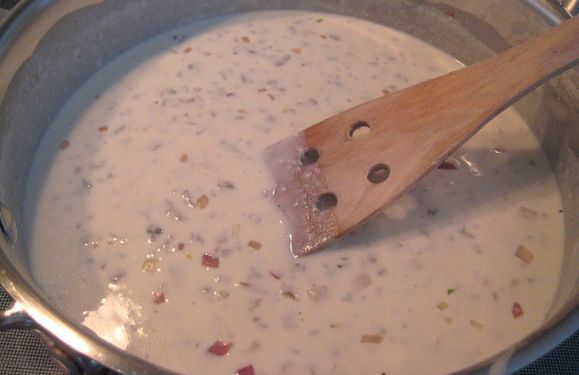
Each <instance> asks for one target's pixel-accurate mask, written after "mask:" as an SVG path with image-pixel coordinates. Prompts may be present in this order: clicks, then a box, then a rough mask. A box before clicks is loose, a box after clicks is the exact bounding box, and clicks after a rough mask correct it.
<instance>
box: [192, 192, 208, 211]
mask: <svg viewBox="0 0 579 375" xmlns="http://www.w3.org/2000/svg"><path fill="white" fill-rule="evenodd" d="M207 205H209V197H208V196H207V195H205V194H203V195H202V196H200V197H199V198H197V201H196V202H195V207H199V208H201V209H204V208H205V207H207Z"/></svg>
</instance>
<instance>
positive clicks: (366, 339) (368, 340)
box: [360, 335, 384, 344]
mask: <svg viewBox="0 0 579 375" xmlns="http://www.w3.org/2000/svg"><path fill="white" fill-rule="evenodd" d="M383 339H384V337H382V336H379V335H364V336H362V339H361V340H360V342H361V343H363V344H380V343H381V342H382V340H383Z"/></svg>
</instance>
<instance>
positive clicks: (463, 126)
mask: <svg viewBox="0 0 579 375" xmlns="http://www.w3.org/2000/svg"><path fill="white" fill-rule="evenodd" d="M577 62H579V19H573V20H569V21H566V22H564V23H563V24H561V25H560V26H558V27H556V28H553V29H551V30H549V31H547V32H545V33H543V34H541V35H539V36H538V37H536V38H534V39H532V40H529V41H527V42H525V43H523V44H521V45H518V46H516V47H514V48H512V49H510V50H508V51H506V52H504V53H502V54H501V55H498V56H495V57H492V58H490V59H487V60H485V61H482V62H480V63H478V64H476V65H472V66H469V67H467V68H464V69H461V70H459V71H456V72H453V73H450V74H447V75H445V76H442V77H439V78H436V79H432V80H429V81H425V82H423V83H420V84H418V85H416V86H412V87H409V88H407V89H404V90H402V91H398V92H395V93H393V94H388V95H386V96H383V97H380V98H377V99H374V100H372V101H369V102H366V103H364V104H361V105H359V106H357V107H354V108H351V109H349V110H347V111H344V112H342V113H339V114H337V115H335V116H333V117H330V118H329V119H327V120H324V121H322V122H320V123H318V124H316V125H313V126H311V127H309V128H307V129H305V130H303V131H302V132H300V133H298V134H297V135H296V136H293V137H290V138H286V139H284V140H282V141H280V142H278V143H276V144H274V145H272V146H270V147H269V148H268V149H267V150H266V160H267V162H268V166H269V168H270V170H271V171H272V174H273V176H274V179H275V182H276V185H275V189H274V194H273V196H274V200H275V202H276V204H277V205H278V206H279V207H280V208H281V209H282V210H283V212H284V216H285V218H286V223H287V225H288V228H289V231H290V238H291V251H292V253H293V255H294V256H295V257H299V256H302V255H306V254H309V253H311V252H313V251H316V250H318V249H320V248H321V247H323V246H324V245H326V244H327V243H328V242H330V241H331V240H333V239H335V238H337V237H340V236H342V235H344V234H346V233H348V232H351V231H352V230H353V229H354V228H356V227H357V226H358V225H360V224H361V223H363V222H364V221H365V220H367V219H368V218H370V217H372V215H373V214H375V213H377V212H378V211H379V210H380V209H381V208H382V207H383V206H385V205H387V204H389V203H391V202H392V201H394V200H395V199H397V198H398V197H400V196H401V195H402V194H403V193H404V192H406V191H407V190H408V189H409V188H411V187H412V186H413V185H414V184H415V183H416V181H417V180H418V179H420V178H421V177H422V176H424V175H425V174H426V173H427V172H428V171H430V170H431V169H432V168H434V167H436V166H437V165H439V164H440V163H441V161H443V160H445V159H446V158H447V157H448V155H449V154H450V153H452V152H453V151H455V150H456V149H457V148H458V147H459V146H460V145H462V144H463V143H464V142H465V141H466V140H467V139H468V138H470V137H471V136H472V135H473V134H474V133H475V132H476V131H477V130H479V129H480V128H481V127H482V126H483V125H484V124H486V123H487V122H488V121H489V120H491V119H492V118H493V117H495V116H496V115H497V114H498V113H500V112H501V111H503V110H504V109H505V108H507V107H508V106H509V105H511V104H512V103H513V102H515V101H516V100H518V99H519V98H520V97H521V96H523V95H525V94H526V93H527V92H529V91H530V90H532V89H533V88H535V87H537V86H538V85H540V84H541V83H543V82H545V81H546V80H548V79H550V78H552V77H553V76H555V75H557V74H559V73H561V72H562V71H564V70H565V69H568V68H570V67H571V66H572V65H574V64H576V63H577ZM363 133H366V134H364V135H365V136H363V137H362V136H360V134H363Z"/></svg>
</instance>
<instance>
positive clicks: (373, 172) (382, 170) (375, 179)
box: [368, 164, 390, 184]
mask: <svg viewBox="0 0 579 375" xmlns="http://www.w3.org/2000/svg"><path fill="white" fill-rule="evenodd" d="M388 176H390V168H389V167H388V166H387V165H386V164H376V165H374V166H373V167H372V168H370V171H369V172H368V181H370V182H371V183H373V184H379V183H380V182H384V181H386V179H388Z"/></svg>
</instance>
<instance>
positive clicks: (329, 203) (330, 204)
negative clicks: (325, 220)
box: [316, 193, 338, 211]
mask: <svg viewBox="0 0 579 375" xmlns="http://www.w3.org/2000/svg"><path fill="white" fill-rule="evenodd" d="M337 204H338V197H336V194H334V193H324V194H322V195H320V196H319V197H318V200H317V201H316V208H317V209H318V210H320V211H325V210H329V209H330V208H334V207H336V205H337Z"/></svg>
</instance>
